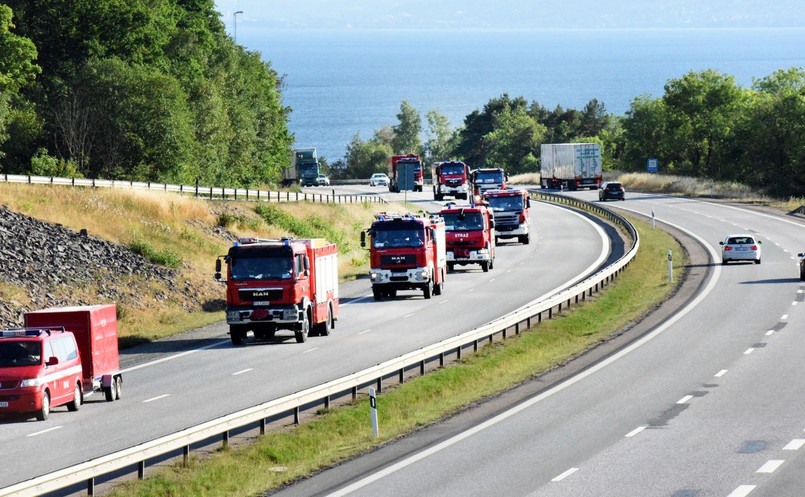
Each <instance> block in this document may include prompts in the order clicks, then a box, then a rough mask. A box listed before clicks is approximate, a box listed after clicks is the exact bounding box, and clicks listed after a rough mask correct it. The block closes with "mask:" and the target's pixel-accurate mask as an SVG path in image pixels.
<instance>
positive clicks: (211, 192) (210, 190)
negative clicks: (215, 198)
mask: <svg viewBox="0 0 805 497" xmlns="http://www.w3.org/2000/svg"><path fill="white" fill-rule="evenodd" d="M210 200H212V187H210Z"/></svg>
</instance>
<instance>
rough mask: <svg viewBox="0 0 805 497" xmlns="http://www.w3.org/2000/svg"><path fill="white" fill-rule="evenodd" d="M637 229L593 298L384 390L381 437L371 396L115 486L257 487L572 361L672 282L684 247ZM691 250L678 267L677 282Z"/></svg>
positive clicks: (207, 490)
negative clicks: (630, 253) (623, 258)
mask: <svg viewBox="0 0 805 497" xmlns="http://www.w3.org/2000/svg"><path fill="white" fill-rule="evenodd" d="M630 221H631V222H632V223H633V224H634V225H635V226H636V227H637V229H638V232H639V233H640V239H641V242H640V251H639V253H638V255H637V257H636V259H635V260H634V261H633V262H632V264H630V265H629V267H628V268H627V270H626V271H624V273H623V274H622V275H621V277H620V278H618V279H617V280H616V281H615V282H614V283H612V284H611V285H609V286H608V287H607V290H606V291H605V292H603V293H601V294H600V295H599V296H598V297H597V298H594V299H591V300H588V301H587V302H585V303H583V304H580V305H577V306H575V307H574V310H573V312H570V313H567V314H562V315H560V316H559V317H557V318H556V319H554V320H552V321H547V322H543V323H542V324H541V325H539V326H537V327H534V328H532V329H531V330H530V331H529V332H526V333H523V334H521V335H519V336H517V337H514V338H511V339H509V340H506V341H505V342H497V343H494V344H491V345H487V346H486V347H484V348H483V349H482V350H480V351H479V352H478V353H477V354H474V355H471V356H469V357H466V358H464V359H462V360H461V361H459V362H457V363H454V364H453V365H451V366H449V367H446V368H444V369H440V370H438V371H436V372H433V373H431V374H429V375H427V376H425V377H422V378H417V379H415V380H412V381H409V382H407V383H405V384H403V385H401V386H399V387H394V388H389V387H386V388H385V390H384V394H383V395H382V396H380V397H379V398H378V413H379V424H380V427H381V436H380V438H378V439H373V438H372V430H371V426H370V423H369V414H368V413H369V409H368V400H366V399H361V400H358V401H356V402H352V403H351V404H350V405H349V406H347V407H343V408H338V409H328V410H321V411H319V412H318V413H317V414H316V416H315V418H314V420H312V421H310V422H307V423H304V424H302V425H300V426H298V427H295V428H293V429H289V430H283V431H278V432H273V433H269V434H267V435H265V436H262V437H259V438H257V440H256V441H255V443H253V444H248V445H246V446H245V447H241V448H238V449H221V450H218V451H216V453H215V454H213V455H212V456H210V457H206V458H201V457H192V458H191V461H190V463H189V464H188V465H187V466H183V465H181V464H177V465H173V466H171V467H169V468H166V469H164V470H160V471H158V472H156V473H155V474H154V475H153V476H151V477H149V478H147V479H146V480H144V481H137V482H128V483H124V484H122V485H120V486H118V487H117V488H115V489H114V490H113V492H112V494H111V495H113V496H116V497H132V496H143V497H145V496H152V495H177V496H178V495H195V496H199V497H217V496H221V497H224V496H230V495H259V494H262V493H264V492H266V491H267V490H268V489H272V488H276V487H278V486H280V485H282V484H285V483H288V482H290V481H293V480H294V479H297V478H301V477H304V476H306V475H309V474H310V473H312V472H314V471H317V470H320V469H322V468H326V467H327V466H329V465H332V464H334V463H336V462H338V461H341V460H343V459H345V458H349V457H352V456H355V455H357V454H360V453H361V452H363V451H366V450H369V449H371V448H372V447H374V446H376V445H379V444H381V443H384V442H387V441H389V440H393V439H395V438H398V437H400V436H402V435H404V434H406V433H408V432H411V431H412V430H416V429H418V428H420V427H422V426H426V425H429V424H432V423H435V422H437V421H438V420H439V419H441V418H442V417H444V416H446V415H449V414H451V413H455V412H457V411H459V410H461V409H463V408H465V406H468V405H469V404H471V403H473V402H477V401H479V400H482V399H484V398H486V397H489V396H490V395H493V394H495V393H497V392H500V391H503V390H505V389H507V388H511V387H513V386H515V385H517V384H519V383H522V382H524V381H528V380H530V379H533V378H534V377H536V376H538V375H539V374H541V373H542V372H544V371H546V370H548V369H551V368H552V367H554V366H556V365H559V364H562V363H564V362H566V361H567V360H568V359H570V358H572V357H574V356H576V355H578V354H579V353H581V352H582V351H584V350H586V349H587V348H589V347H592V346H594V345H595V344H596V343H599V342H602V341H604V340H607V339H608V338H609V337H611V336H612V335H613V333H614V332H617V331H618V330H621V329H622V328H623V327H625V326H627V325H628V324H629V323H632V322H635V321H637V320H639V319H640V318H641V317H642V316H643V315H644V314H645V313H646V312H648V311H649V310H650V309H651V308H652V307H653V306H655V305H656V304H657V303H658V302H660V301H662V300H663V299H665V298H666V297H667V296H668V295H669V294H670V293H671V292H672V291H673V289H674V285H673V284H671V283H670V282H669V281H668V272H667V255H666V254H667V251H668V250H669V249H670V250H673V251H674V252H675V253H677V254H684V253H685V252H684V250H683V249H682V247H681V246H680V245H679V244H678V243H677V241H676V240H675V239H673V238H672V237H671V236H670V235H668V234H667V233H665V232H662V231H660V230H651V229H650V226H648V225H647V224H646V223H644V222H642V221H636V220H634V219H630ZM687 263H688V261H687V257H686V256H685V257H684V258H683V260H682V261H681V263H680V264H677V266H676V268H675V272H676V274H675V276H674V281H677V282H679V281H681V276H682V271H683V267H684V266H685V265H686V264H687Z"/></svg>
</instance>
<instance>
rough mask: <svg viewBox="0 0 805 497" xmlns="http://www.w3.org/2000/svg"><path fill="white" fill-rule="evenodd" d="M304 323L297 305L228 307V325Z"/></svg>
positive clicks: (301, 312) (302, 315)
mask: <svg viewBox="0 0 805 497" xmlns="http://www.w3.org/2000/svg"><path fill="white" fill-rule="evenodd" d="M302 321H304V314H303V311H302V310H300V309H299V308H298V307H297V306H295V305H289V306H277V307H227V308H226V322H227V324H230V325H232V324H250V323H260V324H269V323H276V324H286V325H287V324H295V323H301V322H302Z"/></svg>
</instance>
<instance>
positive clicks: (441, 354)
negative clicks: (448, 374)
mask: <svg viewBox="0 0 805 497" xmlns="http://www.w3.org/2000/svg"><path fill="white" fill-rule="evenodd" d="M439 367H440V368H443V367H444V352H442V353H440V354H439Z"/></svg>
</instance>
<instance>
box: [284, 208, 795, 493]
mask: <svg viewBox="0 0 805 497" xmlns="http://www.w3.org/2000/svg"><path fill="white" fill-rule="evenodd" d="M569 195H573V196H577V197H579V198H583V199H585V200H589V201H594V200H596V199H597V197H596V193H595V192H573V193H569ZM606 205H607V207H611V208H613V209H615V210H620V211H622V212H624V213H627V214H628V213H639V214H642V215H646V216H650V215H651V212H652V211H654V213H655V215H656V218H657V219H658V221H659V222H660V224H661V225H662V223H669V224H672V225H674V226H676V227H678V228H679V229H682V230H685V231H687V232H689V233H690V234H691V235H692V236H693V237H696V238H698V239H699V240H700V241H701V243H702V244H703V245H704V247H705V249H706V250H707V252H709V253H710V255H711V257H712V260H711V261H709V262H708V261H704V262H703V264H705V265H706V266H707V269H708V273H709V276H708V279H707V280H706V282H705V284H704V285H703V286H702V287H701V291H700V292H699V293H698V294H697V295H696V296H695V298H694V299H693V300H692V301H691V302H690V303H689V304H688V305H687V306H685V307H681V308H680V309H679V312H678V313H677V315H675V316H674V317H673V318H669V319H667V320H665V321H664V322H663V323H661V324H660V325H659V326H657V327H655V328H654V329H652V330H651V331H650V332H649V333H648V334H646V335H644V336H643V338H642V339H641V340H639V341H637V342H635V343H633V344H632V345H630V346H629V347H627V348H625V349H623V350H622V351H620V352H619V353H617V354H614V355H611V356H609V357H607V358H606V359H604V360H602V361H601V362H599V363H597V364H596V365H595V366H593V367H591V368H588V369H586V370H584V371H583V372H582V373H580V374H579V375H577V376H574V377H572V378H570V379H569V380H567V381H565V382H563V383H559V384H557V385H554V386H551V387H547V388H541V389H535V390H534V391H533V393H532V394H530V395H529V396H526V397H523V398H518V399H514V400H511V401H510V402H509V404H508V405H507V406H505V408H498V407H499V406H496V407H495V408H493V409H487V410H486V411H485V412H482V413H473V412H469V413H466V414H465V415H463V417H460V418H462V419H457V420H452V421H451V423H450V426H447V427H445V426H443V425H440V426H434V427H432V428H430V429H429V430H424V433H422V434H419V435H417V436H414V437H411V438H409V439H405V440H403V441H400V442H399V443H395V444H390V445H389V446H386V447H384V448H383V449H381V450H378V451H375V452H373V453H371V454H369V455H367V456H365V457H361V458H356V459H355V460H352V461H350V462H348V463H346V464H342V465H339V466H338V467H337V468H334V469H332V470H329V471H326V472H323V473H321V474H319V475H317V476H315V477H313V478H311V479H309V480H307V481H304V482H301V483H300V484H298V485H295V486H292V487H289V488H288V489H285V490H283V491H282V492H279V493H278V494H277V495H281V496H285V497H288V496H296V495H332V496H341V495H350V496H392V495H440V496H487V495H493V494H503V495H507V496H524V497H525V496H527V497H560V496H561V497H580V496H595V497H605V496H612V497H623V496H634V497H651V496H664V497H705V496H708V497H709V496H722V497H744V496H747V495H750V494H751V495H752V497H755V496H774V497H786V496H790V497H794V496H802V495H803V494H805V491H803V489H805V457H802V454H803V452H805V450H803V449H802V447H803V446H805V432H804V431H803V430H805V414H803V412H804V411H803V399H805V381H804V380H803V374H802V369H803V365H802V364H803V361H802V355H803V351H805V334H803V332H802V330H805V309H804V308H803V307H804V306H803V302H804V301H805V293H804V292H805V283H803V282H801V281H800V280H799V273H798V269H797V265H796V257H795V256H796V254H797V252H801V251H803V250H805V223H803V222H802V221H801V220H799V219H795V218H791V217H788V216H784V215H782V214H777V213H773V212H770V211H761V210H757V209H747V208H741V207H736V206H733V205H728V204H726V203H723V202H708V201H705V200H690V199H681V198H673V197H666V196H663V195H641V194H637V193H628V195H627V200H626V201H624V202H609V203H607V204H606ZM549 229H550V228H548V227H547V226H542V227H540V230H541V232H542V233H547V232H548V231H549ZM735 232H738V233H740V232H753V233H758V235H759V237H760V239H761V240H762V242H763V244H762V249H763V258H762V264H760V265H756V264H752V263H737V264H729V265H726V266H722V265H721V264H720V252H719V248H720V247H719V245H718V242H719V241H720V240H722V239H723V238H724V236H726V235H727V234H728V233H735ZM658 263H660V264H664V263H665V262H664V261H658ZM478 411H484V409H483V407H482V408H480V409H478Z"/></svg>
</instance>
